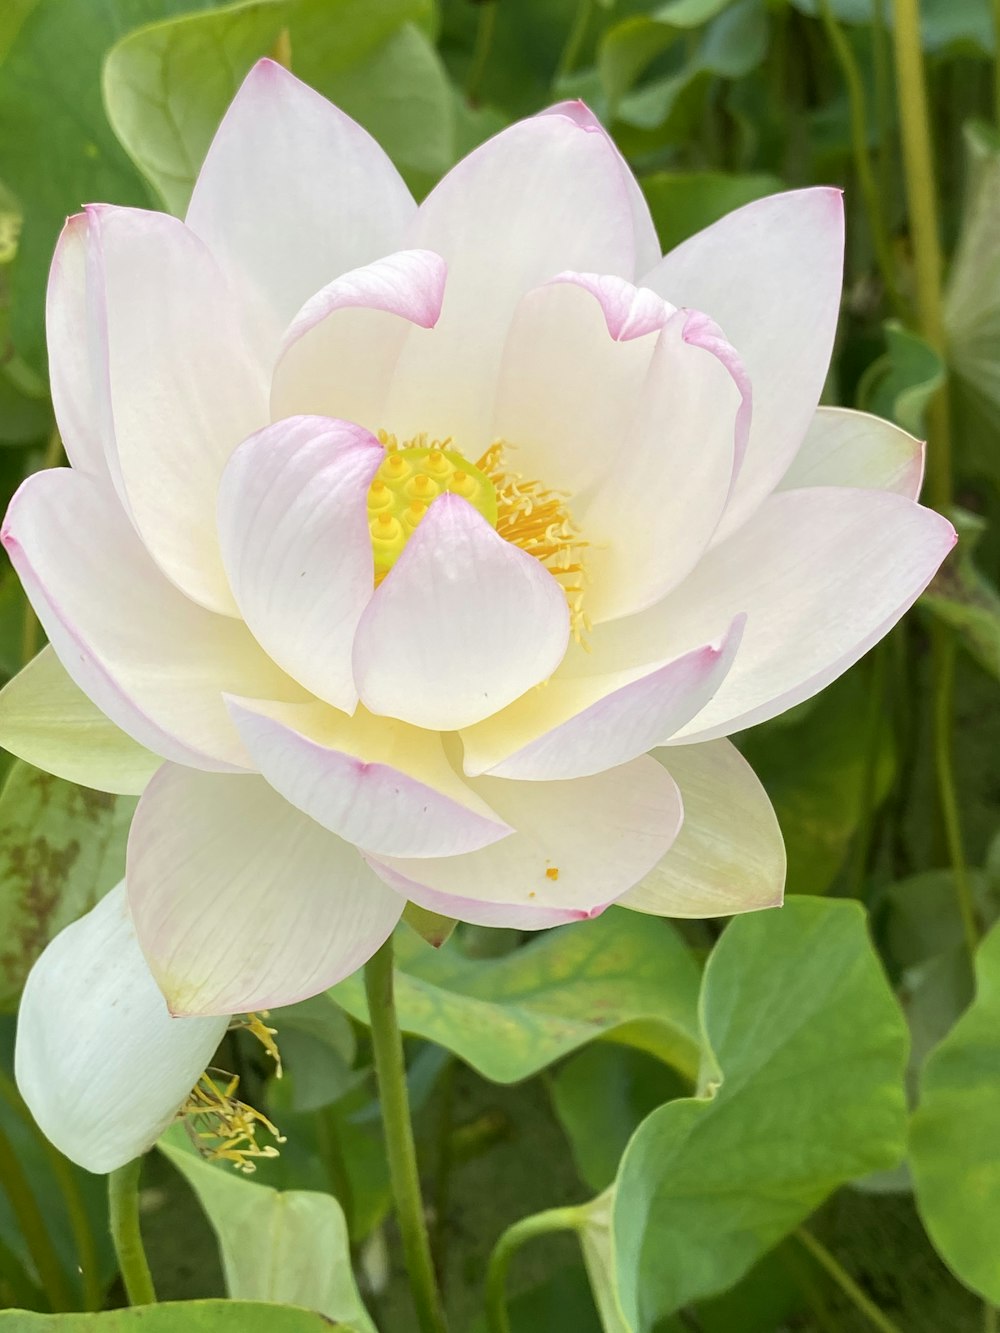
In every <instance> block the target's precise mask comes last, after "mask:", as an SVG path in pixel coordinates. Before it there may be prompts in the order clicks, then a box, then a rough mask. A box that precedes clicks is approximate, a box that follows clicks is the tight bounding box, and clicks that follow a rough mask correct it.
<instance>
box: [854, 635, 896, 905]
mask: <svg viewBox="0 0 1000 1333" xmlns="http://www.w3.org/2000/svg"><path fill="white" fill-rule="evenodd" d="M887 654H888V648H887V646H886V645H885V644H879V646H878V647H877V648H876V649H875V652H874V653H873V654H872V657H873V661H872V671H871V677H870V679H869V682H868V688H869V689H870V691H871V694H870V696H869V700H868V716H867V719H866V722H865V755H864V770H863V772H862V775H861V795H860V799H859V801H858V828H857V833H856V834H855V840H854V855H853V857H852V867H851V872H850V877H849V878H850V884H851V896H852V897H853V898H863V897H864V891H865V874H866V872H867V870H868V862H869V859H870V857H871V848H872V834H873V832H874V828H875V804H876V797H877V788H878V761H879V753H880V750H881V741H882V719H883V717H884V715H885V671H886V657H887Z"/></svg>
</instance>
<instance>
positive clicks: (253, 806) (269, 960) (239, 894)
mask: <svg viewBox="0 0 1000 1333" xmlns="http://www.w3.org/2000/svg"><path fill="white" fill-rule="evenodd" d="M126 884H127V886H128V900H129V907H130V909H131V912H132V919H133V920H134V922H135V929H136V934H137V935H138V937H139V943H140V945H141V947H142V951H143V953H144V954H145V956H146V961H147V962H148V964H149V967H150V970H151V971H152V973H153V976H154V977H155V978H156V981H157V984H158V985H159V987H160V989H161V990H162V991H163V993H164V995H165V996H166V999H167V1003H168V1005H169V1007H170V1011H171V1013H174V1014H229V1013H243V1012H246V1011H248V1010H256V1009H270V1008H274V1007H276V1006H278V1005H283V1004H293V1003H294V1002H295V1001H296V1000H301V999H305V998H306V997H308V996H310V995H315V994H318V992H319V991H322V990H326V989H327V987H328V986H332V985H334V983H335V982H337V981H340V980H342V979H343V978H344V977H346V976H348V975H349V974H350V973H351V972H354V971H356V969H357V968H359V967H360V966H361V965H362V964H363V963H364V962H366V961H367V959H368V958H370V957H371V955H372V954H373V953H374V952H375V950H376V949H378V948H379V946H380V945H381V944H382V943H383V941H384V940H385V939H386V938H387V937H388V935H389V933H390V932H391V931H392V928H393V927H394V926H395V924H396V922H397V921H398V919H399V916H400V914H401V912H402V908H403V903H402V901H401V900H400V899H399V898H398V897H397V896H396V895H395V894H393V893H391V892H390V891H389V890H388V889H386V888H385V886H384V885H383V884H380V883H379V881H378V879H377V878H376V877H375V875H373V874H372V872H371V871H370V870H369V868H368V867H367V865H366V864H365V862H364V861H363V860H362V858H361V856H360V854H359V853H358V851H357V850H356V849H355V848H354V847H352V846H350V844H348V843H346V842H343V841H342V840H341V839H340V838H337V837H335V836H334V835H333V834H332V833H328V832H327V831H326V829H323V828H320V826H319V825H318V824H315V823H313V821H312V820H311V819H308V818H307V817H306V816H305V815H303V814H300V813H299V811H298V810H296V809H294V808H293V807H292V806H291V805H289V804H288V802H287V801H285V800H283V799H282V798H281V797H280V796H279V795H278V794H277V792H275V791H274V790H273V789H272V788H271V787H269V786H268V784H267V783H266V782H265V781H264V780H263V778H258V777H253V776H249V775H248V776H240V777H228V776H227V777H222V776H219V775H216V774H207V773H195V772H192V771H191V770H190V769H184V768H178V767H176V766H174V765H173V764H165V765H164V766H163V768H161V769H160V771H159V773H157V775H156V777H154V778H153V780H152V782H151V783H150V784H149V786H148V787H147V788H146V791H145V792H144V794H143V796H142V798H141V800H140V802H139V807H138V809H137V810H136V813H135V817H134V819H133V821H132V830H131V833H130V835H129V843H128V858H127V868H126Z"/></svg>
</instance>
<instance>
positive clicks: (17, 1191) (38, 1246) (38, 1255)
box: [0, 1127, 73, 1311]
mask: <svg viewBox="0 0 1000 1333" xmlns="http://www.w3.org/2000/svg"><path fill="white" fill-rule="evenodd" d="M0 1163H2V1164H3V1165H2V1169H0V1188H2V1189H3V1192H4V1194H6V1195H7V1198H8V1199H9V1201H10V1206H11V1210H12V1211H13V1213H14V1217H15V1219H16V1221H17V1225H18V1228H19V1230H20V1232H21V1235H22V1236H23V1237H24V1243H25V1245H27V1247H28V1254H29V1255H30V1256H31V1262H32V1263H33V1264H34V1266H35V1271H36V1272H37V1274H38V1278H39V1281H40V1282H41V1284H42V1288H43V1290H44V1291H45V1294H46V1296H47V1297H48V1299H49V1304H50V1306H51V1308H52V1309H53V1310H55V1311H60V1310H72V1308H73V1300H72V1297H71V1295H70V1291H69V1288H68V1286H67V1285H66V1280H65V1277H64V1276H63V1271H62V1269H61V1268H60V1266H59V1258H58V1255H57V1254H56V1252H55V1248H54V1247H53V1245H52V1241H51V1239H50V1238H49V1233H48V1229H47V1227H46V1225H45V1219H44V1218H43V1217H42V1212H41V1209H40V1208H39V1206H38V1202H37V1200H36V1199H35V1196H34V1194H32V1192H31V1186H30V1185H29V1184H28V1177H27V1175H26V1174H25V1172H24V1168H23V1167H22V1166H21V1161H20V1158H19V1157H18V1156H17V1155H16V1153H15V1151H14V1148H13V1145H12V1144H11V1141H10V1139H9V1138H8V1137H7V1134H6V1132H5V1131H4V1129H3V1128H2V1127H0Z"/></svg>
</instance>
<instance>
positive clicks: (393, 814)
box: [0, 696, 511, 856]
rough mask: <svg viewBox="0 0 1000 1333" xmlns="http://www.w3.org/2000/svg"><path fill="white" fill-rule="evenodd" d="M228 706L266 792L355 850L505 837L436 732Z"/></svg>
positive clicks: (481, 842) (466, 844) (293, 709)
mask: <svg viewBox="0 0 1000 1333" xmlns="http://www.w3.org/2000/svg"><path fill="white" fill-rule="evenodd" d="M0 699H2V696H0ZM229 710H230V713H231V714H232V717H233V721H234V722H235V723H236V726H237V728H238V729H239V733H240V735H241V736H242V737H243V742H244V744H245V745H246V747H247V749H248V750H249V752H250V754H251V756H252V757H253V760H254V763H255V764H256V765H257V768H258V769H259V770H260V772H261V773H262V774H263V776H264V777H265V778H266V779H267V781H268V782H269V783H270V784H271V786H272V787H273V788H274V789H275V791H277V792H280V793H281V795H282V796H284V798H285V800H286V801H290V802H291V803H292V805H294V806H295V807H296V809H298V810H301V811H303V813H304V814H307V815H309V816H310V818H312V819H315V820H316V822H317V823H318V824H322V825H323V827H324V828H326V829H329V830H330V832H331V833H336V834H338V835H339V836H340V837H342V838H345V839H346V840H347V841H348V842H352V843H354V844H355V846H357V847H361V848H363V849H364V850H365V851H368V852H378V853H384V854H386V855H389V856H454V855H455V854H456V853H458V852H469V851H473V850H475V849H476V848H478V847H485V846H487V844H489V843H491V842H496V841H497V840H498V839H500V838H503V837H506V835H507V834H508V833H510V831H511V830H510V826H509V825H507V824H505V823H504V821H503V820H502V819H500V818H499V817H498V816H497V815H495V814H494V813H493V811H492V810H490V808H489V806H488V805H486V803H485V802H484V801H483V800H482V799H481V798H480V797H478V796H477V795H476V794H475V792H473V791H472V789H471V788H470V787H469V786H468V785H467V784H466V783H465V782H463V780H462V779H461V777H459V775H458V773H456V771H455V769H454V768H453V767H452V765H451V764H450V763H449V761H448V758H447V756H446V754H445V750H444V746H443V745H442V740H441V737H440V735H439V734H438V733H437V732H434V731H424V730H423V729H421V728H418V727H411V726H408V725H407V723H405V722H395V721H393V720H391V719H390V718H384V717H372V716H371V714H370V713H365V712H364V711H363V710H362V711H359V712H358V713H357V714H356V715H355V716H354V717H344V715H343V714H342V713H337V712H335V711H334V710H333V709H331V708H326V707H324V706H323V705H322V704H269V703H262V702H260V701H256V700H251V699H231V700H230V701H229Z"/></svg>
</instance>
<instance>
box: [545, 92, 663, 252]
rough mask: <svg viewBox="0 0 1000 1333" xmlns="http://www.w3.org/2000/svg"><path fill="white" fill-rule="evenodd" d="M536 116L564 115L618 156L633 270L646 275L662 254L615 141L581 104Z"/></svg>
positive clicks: (643, 198) (564, 105)
mask: <svg viewBox="0 0 1000 1333" xmlns="http://www.w3.org/2000/svg"><path fill="white" fill-rule="evenodd" d="M538 114H539V115H540V116H567V117H568V118H569V119H570V120H571V121H573V123H574V124H575V125H579V126H580V128H581V129H584V130H589V131H590V132H591V133H592V134H601V135H603V136H604V137H605V139H606V140H607V142H608V144H609V145H610V146H611V147H612V148H613V149H614V151H615V153H616V155H617V157H618V163H619V170H620V171H621V176H622V180H623V182H624V185H625V191H626V194H627V195H628V202H629V211H630V212H631V214H632V227H633V235H634V238H635V271H636V273H647V272H648V271H649V270H650V269H651V268H652V267H653V265H654V264H657V263H659V260H660V257H661V255H662V253H663V251H662V248H661V246H660V241H659V237H658V236H657V234H656V227H655V226H654V225H653V218H652V214H651V213H650V211H649V204H647V202H646V196H645V195H644V194H643V192H642V186H641V185H640V184H639V182H638V181H637V180H636V178H635V176H634V174H633V172H632V168H631V167H630V166H629V165H628V163H627V162H626V161H625V159H624V157H622V155H621V153H619V152H618V148H617V146H616V144H615V141H614V139H612V137H611V135H610V134H608V132H607V130H606V129H605V128H604V126H603V125H602V124H601V122H600V121H599V120H598V119H597V117H596V116H595V115H594V113H593V111H591V109H590V107H588V106H587V105H586V103H584V102H581V101H573V102H557V103H556V104H555V106H550V107H546V108H545V110H544V111H540V112H539V113H538Z"/></svg>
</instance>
